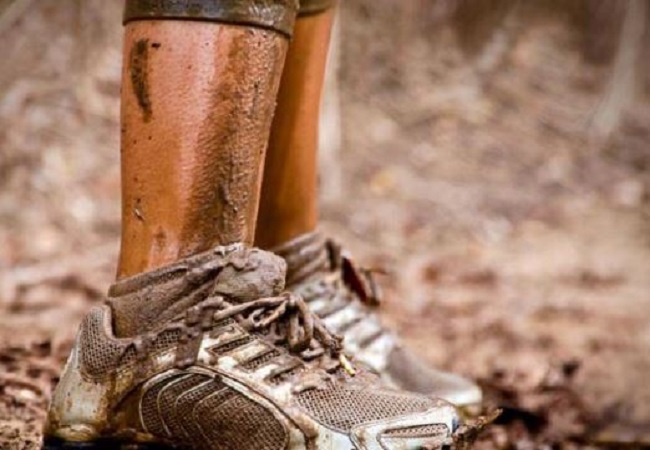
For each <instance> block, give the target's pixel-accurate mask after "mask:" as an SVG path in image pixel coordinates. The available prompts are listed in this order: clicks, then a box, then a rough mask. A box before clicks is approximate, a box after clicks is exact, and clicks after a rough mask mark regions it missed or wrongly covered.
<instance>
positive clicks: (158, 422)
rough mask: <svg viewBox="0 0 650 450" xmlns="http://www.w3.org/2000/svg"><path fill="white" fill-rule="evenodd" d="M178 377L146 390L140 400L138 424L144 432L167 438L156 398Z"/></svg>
mask: <svg viewBox="0 0 650 450" xmlns="http://www.w3.org/2000/svg"><path fill="white" fill-rule="evenodd" d="M177 378H179V377H171V378H167V379H165V380H163V381H160V382H158V383H156V384H154V385H152V386H151V387H149V388H147V389H146V390H145V391H144V393H143V395H142V397H141V400H140V405H139V406H140V423H141V424H142V427H143V428H144V430H145V431H147V432H148V433H150V434H152V435H154V436H167V429H166V428H165V425H164V424H163V420H162V417H160V412H159V410H158V396H159V395H160V391H162V390H163V389H164V388H165V387H167V386H168V385H169V383H170V382H171V381H172V380H175V379H177Z"/></svg>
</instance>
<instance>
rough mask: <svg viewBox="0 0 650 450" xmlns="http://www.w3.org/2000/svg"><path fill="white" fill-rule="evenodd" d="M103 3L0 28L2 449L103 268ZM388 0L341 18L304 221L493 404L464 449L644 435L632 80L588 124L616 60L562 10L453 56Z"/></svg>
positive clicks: (646, 293) (27, 442) (110, 187)
mask: <svg viewBox="0 0 650 450" xmlns="http://www.w3.org/2000/svg"><path fill="white" fill-rule="evenodd" d="M109 3H110V4H109ZM113 3H115V4H114V5H113ZM118 3H119V2H101V1H99V0H91V1H89V2H84V7H83V8H81V10H79V9H78V8H77V6H78V5H77V6H75V5H76V3H75V2H69V4H68V2H58V1H54V0H44V1H42V2H39V6H38V7H37V8H34V10H33V12H32V13H30V15H29V17H23V18H21V19H19V20H15V21H14V22H12V24H11V26H5V27H4V28H2V27H0V37H3V39H1V40H0V54H3V55H7V58H10V59H11V60H12V64H11V67H9V66H7V67H3V68H2V69H1V70H0V87H1V88H2V89H3V91H2V94H3V96H2V97H1V98H0V449H2V450H23V449H37V448H39V440H40V430H41V426H42V422H43V420H44V417H45V408H46V405H47V402H48V399H49V396H50V392H51V388H52V386H53V384H54V383H56V381H57V377H58V376H59V372H60V369H61V367H62V364H63V363H64V361H65V358H66V356H67V352H68V350H69V346H70V343H71V340H72V338H73V336H74V333H75V328H76V325H77V324H78V322H79V321H80V319H81V317H82V316H83V314H84V312H85V311H87V309H88V308H89V307H90V306H91V305H93V304H97V303H98V302H101V301H102V297H103V295H104V293H105V292H106V289H107V287H108V285H109V284H110V283H111V281H112V280H113V277H114V274H115V262H116V259H117V251H118V245H119V243H118V241H119V213H120V209H119V123H118V115H119V102H118V100H119V77H120V66H119V64H120V59H121V56H120V51H121V50H120V39H121V38H120V36H121V34H120V27H119V16H120V8H119V5H117V4H118ZM393 3H395V2H385V1H384V0H382V1H379V0H377V4H378V5H383V6H382V7H381V8H379V9H378V10H374V9H373V8H371V6H372V5H373V4H374V3H373V2H372V1H371V0H355V1H350V2H348V3H346V4H345V5H344V7H343V10H342V13H341V17H340V22H339V25H340V33H341V34H340V36H339V37H340V38H341V40H340V47H339V52H340V53H339V57H338V64H339V71H340V82H339V83H338V85H335V86H329V88H328V89H330V92H329V94H330V96H334V97H335V98H338V99H339V100H340V111H339V113H340V122H339V123H340V127H341V129H342V139H343V146H342V148H341V149H340V150H338V151H336V150H335V149H334V150H331V149H329V147H328V146H326V148H328V149H329V150H327V151H325V152H324V154H323V157H322V160H323V161H322V162H323V166H322V167H323V170H322V173H321V184H322V186H323V211H322V217H323V224H322V228H323V230H325V231H326V232H327V233H328V234H330V235H332V236H335V237H336V238H338V239H339V240H340V241H341V242H343V243H344V245H345V246H347V247H349V248H350V249H351V250H352V252H353V253H354V254H355V255H356V257H357V259H358V260H359V262H360V263H361V264H362V265H364V266H367V267H373V268H382V269H384V270H383V272H385V275H382V276H380V278H379V281H380V283H381V284H382V286H383V288H384V294H385V298H384V301H383V303H382V305H381V306H380V309H379V311H380V313H381V316H382V317H383V319H384V320H385V321H386V322H387V323H388V324H389V325H390V326H391V327H392V328H393V329H395V330H396V331H397V332H399V333H400V334H401V336H403V338H404V340H405V341H406V342H407V343H408V344H409V345H410V346H413V347H414V348H415V349H416V351H418V352H419V354H421V355H422V357H423V358H424V359H426V360H427V361H428V362H429V363H431V364H433V365H435V366H437V367H440V368H443V369H448V370H453V371H456V372H458V373H462V374H464V375H466V376H469V377H472V378H474V379H476V380H477V381H478V382H479V383H480V384H481V385H482V386H483V388H484V390H485V396H486V405H485V407H484V410H483V411H481V414H490V413H491V412H493V411H495V410H497V409H499V410H500V411H501V414H500V416H499V417H498V418H497V419H496V420H495V423H494V424H492V425H491V426H489V427H487V429H486V430H484V431H483V432H482V433H481V434H480V435H479V437H478V440H477V442H476V444H475V448H480V449H483V448H485V449H496V448H512V449H515V448H516V449H536V448H539V449H548V448H561V449H572V448H641V447H647V446H650V406H649V405H650V383H648V379H649V377H650V327H649V326H648V324H649V323H650V102H649V101H648V90H647V89H645V90H640V91H639V92H637V93H636V94H635V97H634V99H633V101H630V102H628V103H627V104H626V107H625V108H624V110H622V111H621V112H620V114H619V117H618V119H619V120H618V121H617V124H616V127H615V129H614V130H613V131H609V132H607V133H603V132H602V131H603V130H602V128H601V126H602V123H601V121H599V119H598V118H601V117H603V114H604V113H603V108H605V107H606V108H608V109H607V111H611V109H609V108H612V106H611V104H609V103H608V100H607V99H608V98H611V96H609V94H611V92H612V89H613V88H612V86H613V84H612V79H613V78H612V77H613V74H614V72H615V66H616V58H615V57H612V58H610V59H608V60H607V61H605V62H601V63H598V64H596V63H595V62H593V61H588V60H587V59H586V58H585V52H584V35H583V34H582V32H581V31H580V30H579V29H577V28H576V26H575V23H574V22H573V21H572V19H571V18H570V17H568V16H567V15H566V14H564V13H563V12H562V11H560V12H557V11H545V12H544V13H543V14H542V13H540V12H539V11H537V12H535V13H534V14H533V13H532V12H531V11H529V10H527V9H526V8H518V9H515V10H508V12H507V14H505V15H504V16H501V17H499V18H498V19H499V20H500V21H501V22H500V23H502V25H500V26H497V27H496V28H494V30H496V31H494V30H493V31H492V32H491V33H492V34H490V33H488V34H487V35H485V36H487V37H486V38H484V39H482V41H483V42H487V43H488V45H486V46H483V47H482V48H481V49H479V50H476V49H474V48H468V46H469V47H471V46H472V45H475V43H472V42H466V41H464V40H463V39H461V38H460V37H459V36H461V35H459V33H458V27H457V26H452V25H448V24H447V25H445V24H444V23H442V22H439V21H438V22H436V20H437V19H435V20H434V19H431V18H429V19H427V18H421V17H417V16H418V14H417V11H416V10H412V11H410V12H408V11H407V13H404V14H402V15H398V16H396V15H395V10H394V8H395V6H387V5H393ZM413 3H414V4H416V3H417V2H413ZM506 3H507V2H506ZM384 4H386V5H384ZM382 8H383V9H382ZM414 16H416V19H417V26H415V25H413V26H410V25H409V24H411V23H413V22H411V21H412V20H415V19H414V18H413V17H414ZM396 18H398V19H399V20H396ZM424 19H427V20H429V21H427V20H424ZM360 21H362V22H363V23H364V26H363V27H362V26H358V23H360ZM80 23H81V24H82V25H79V24H80ZM85 23H93V24H95V25H93V26H92V27H91V26H89V25H83V24H85ZM387 30H389V31H387ZM486 32H487V31H486ZM494 33H496V34H494ZM7 36H11V39H9V38H7ZM82 43H83V44H82ZM614 47H615V46H614ZM647 47H648V48H650V46H647ZM644 48H645V47H644ZM25 49H28V50H30V49H31V51H26V50H25ZM71 71H72V73H73V74H74V76H72V77H71V76H70V73H71ZM607 117H609V116H607ZM597 119H598V120H597ZM328 123H330V124H331V123H334V124H335V125H332V126H335V127H337V129H338V126H337V125H336V123H337V122H336V121H333V122H332V121H330V122H328ZM599 124H600V125H599ZM328 126H330V125H328ZM324 134H325V136H326V137H329V136H331V135H336V133H332V130H331V129H330V128H327V127H326V129H325V131H324ZM474 413H476V412H474ZM471 417H476V414H472V415H471ZM470 420H475V419H472V418H470Z"/></svg>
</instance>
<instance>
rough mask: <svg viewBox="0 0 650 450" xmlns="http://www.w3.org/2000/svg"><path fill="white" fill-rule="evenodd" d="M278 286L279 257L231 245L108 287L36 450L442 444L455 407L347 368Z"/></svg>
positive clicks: (304, 449)
mask: <svg viewBox="0 0 650 450" xmlns="http://www.w3.org/2000/svg"><path fill="white" fill-rule="evenodd" d="M284 280H285V263H284V261H283V260H282V259H281V258H279V257H277V256H275V255H273V254H272V253H267V252H263V251H261V250H256V249H249V248H245V247H243V246H238V245H235V246H229V247H220V248H217V249H215V250H213V251H210V252H207V253H205V254H202V255H199V256H196V257H192V258H189V259H186V260H183V261H181V262H179V263H177V264H174V265H171V266H169V267H165V268H162V269H159V270H155V271H153V272H149V273H146V274H143V275H138V276H135V277H133V278H129V279H125V280H123V281H119V282H118V283H117V284H115V285H113V286H112V287H111V289H110V292H109V299H108V302H107V304H106V305H104V306H101V307H96V308H94V309H93V310H92V311H90V313H89V314H88V315H87V316H86V318H85V319H84V320H83V322H82V324H81V326H80V329H79V332H78V335H77V338H76V342H75V344H74V347H73V349H72V354H71V356H70V358H69V360H68V363H67V365H66V367H65V369H64V372H63V375H62V377H61V380H60V382H59V384H58V386H57V388H56V390H55V392H54V395H53V400H52V403H51V407H50V410H49V414H48V418H47V424H46V426H45V439H44V448H45V449H47V450H54V449H56V450H60V449H65V450H72V449H75V450H81V449H84V450H99V449H111V450H121V449H123V450H126V449H129V450H136V449H139V450H142V449H175V448H178V449H195V450H353V449H357V450H390V449H400V450H402V449H410V450H416V449H433V448H441V447H443V446H447V445H449V443H450V442H451V440H452V439H451V435H452V433H453V432H454V431H455V430H456V429H457V427H458V418H457V417H458V416H457V414H456V411H455V408H454V407H453V406H452V405H450V404H449V403H447V402H444V401H442V400H434V399H432V398H430V397H428V396H420V395H415V394H409V393H404V392H401V391H398V390H395V389H392V388H388V387H382V385H381V384H380V380H379V379H378V378H377V377H376V376H375V375H373V374H371V373H368V372H366V371H364V370H363V369H359V368H356V367H355V365H354V362H351V361H350V360H349V359H348V358H347V357H346V356H345V355H344V354H343V353H342V352H341V349H340V339H339V338H337V337H335V336H334V335H332V334H330V333H329V332H328V331H327V329H326V328H325V327H324V326H323V324H322V322H321V321H320V320H319V319H318V318H317V317H316V316H314V315H313V314H312V313H311V312H310V311H309V309H308V307H307V305H306V304H305V303H304V302H303V301H302V299H300V298H299V297H297V296H294V295H293V294H286V293H285V294H280V292H281V291H282V290H283V285H284Z"/></svg>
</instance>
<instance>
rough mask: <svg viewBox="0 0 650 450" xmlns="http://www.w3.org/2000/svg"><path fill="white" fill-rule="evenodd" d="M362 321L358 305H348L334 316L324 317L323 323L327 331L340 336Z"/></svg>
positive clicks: (361, 313)
mask: <svg viewBox="0 0 650 450" xmlns="http://www.w3.org/2000/svg"><path fill="white" fill-rule="evenodd" d="M362 319H363V311H361V310H360V308H359V307H358V305H355V304H354V303H348V304H346V305H345V307H343V308H341V309H339V310H338V311H336V312H335V313H334V314H331V315H329V316H326V317H324V318H323V322H325V325H326V326H327V327H328V328H329V329H331V330H333V331H334V332H335V333H339V334H341V333H343V332H344V331H345V330H347V329H349V328H351V327H352V326H353V325H354V324H356V323H358V322H359V321H360V320H362Z"/></svg>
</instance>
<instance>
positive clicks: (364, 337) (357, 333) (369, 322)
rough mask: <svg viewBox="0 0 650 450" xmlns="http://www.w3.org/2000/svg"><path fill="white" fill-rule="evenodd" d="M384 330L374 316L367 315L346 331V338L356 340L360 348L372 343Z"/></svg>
mask: <svg viewBox="0 0 650 450" xmlns="http://www.w3.org/2000/svg"><path fill="white" fill-rule="evenodd" d="M382 332H383V329H382V327H381V325H379V323H377V320H376V319H375V318H374V317H372V316H366V317H364V318H363V320H360V321H359V322H358V323H356V324H354V325H353V326H352V327H350V328H349V329H348V330H347V331H346V332H345V339H346V341H348V342H350V341H352V342H354V343H355V344H356V345H357V346H358V347H359V348H364V347H367V346H368V344H369V343H372V341H373V337H378V336H379V335H381V334H382ZM364 344H365V345H364Z"/></svg>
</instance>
